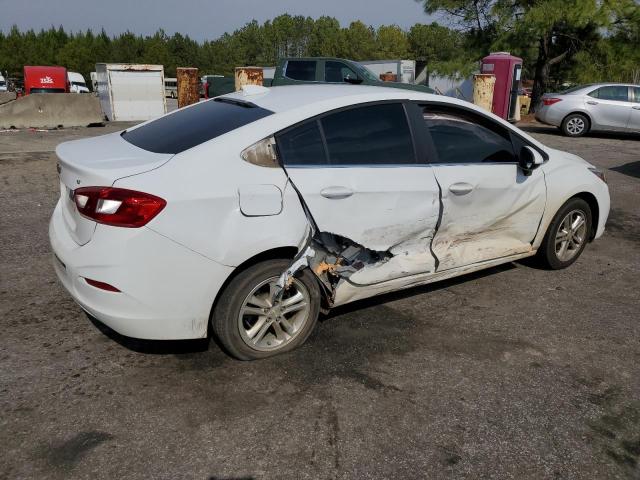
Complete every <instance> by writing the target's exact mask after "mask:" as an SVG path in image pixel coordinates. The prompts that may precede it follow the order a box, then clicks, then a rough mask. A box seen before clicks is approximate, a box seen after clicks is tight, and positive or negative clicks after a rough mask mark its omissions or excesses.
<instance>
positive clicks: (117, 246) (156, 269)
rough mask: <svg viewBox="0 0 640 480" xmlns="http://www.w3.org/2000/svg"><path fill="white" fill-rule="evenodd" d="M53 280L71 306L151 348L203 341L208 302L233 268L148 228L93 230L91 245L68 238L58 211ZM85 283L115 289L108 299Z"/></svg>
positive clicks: (52, 230) (54, 228)
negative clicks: (161, 342) (166, 343)
mask: <svg viewBox="0 0 640 480" xmlns="http://www.w3.org/2000/svg"><path fill="white" fill-rule="evenodd" d="M49 239H50V242H51V248H52V250H53V253H54V255H55V257H54V259H53V262H54V268H55V271H56V274H57V275H58V278H59V279H60V281H61V283H62V284H63V286H64V287H65V288H66V289H67V290H68V291H69V293H70V294H71V296H72V297H73V299H74V300H75V301H76V302H77V303H78V304H79V305H80V306H81V307H82V308H83V309H85V310H86V311H87V312H88V313H90V314H91V315H93V316H94V317H95V318H97V319H98V320H100V321H101V322H103V323H104V324H106V325H107V326H109V327H111V328H112V329H113V330H115V331H116V332H118V333H120V334H122V335H125V336H129V337H134V338H142V339H149V340H182V339H193V338H203V337H205V336H206V335H207V327H208V321H209V313H210V311H211V306H212V305H213V301H214V299H215V297H216V295H217V293H218V291H219V290H220V288H221V287H222V285H223V283H224V281H225V280H226V279H227V278H228V276H229V275H230V274H231V272H232V271H233V268H231V267H227V266H225V265H221V264H219V263H216V262H214V261H212V260H210V259H208V258H205V257H203V256H201V255H199V254H197V253H195V252H193V251H191V250H189V249H187V248H185V247H183V246H182V245H180V244H177V243H175V242H173V241H172V240H169V239H167V238H166V237H163V236H162V235H159V234H157V233H155V232H153V231H152V230H150V229H148V228H144V227H143V228H115V227H108V226H104V225H98V226H97V228H96V231H95V233H94V235H93V238H92V239H91V241H90V242H89V243H87V244H85V245H82V246H80V245H78V244H77V243H76V242H75V241H74V240H73V239H72V238H71V236H70V235H69V233H68V231H67V229H66V227H65V224H64V220H63V218H62V212H61V208H60V204H58V205H57V206H56V209H55V210H54V213H53V216H52V218H51V222H50V224H49ZM85 278H89V279H93V280H98V281H100V282H105V283H108V284H110V285H113V286H115V287H117V288H118V289H119V290H120V291H121V292H120V293H113V292H108V291H105V290H101V289H99V288H95V287H93V286H91V285H89V284H88V283H87V282H86V281H85V280H84V279H85Z"/></svg>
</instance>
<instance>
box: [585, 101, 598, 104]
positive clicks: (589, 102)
mask: <svg viewBox="0 0 640 480" xmlns="http://www.w3.org/2000/svg"><path fill="white" fill-rule="evenodd" d="M587 103H588V104H589V105H598V102H595V101H593V100H587Z"/></svg>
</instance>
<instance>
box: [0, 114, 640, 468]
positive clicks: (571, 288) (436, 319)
mask: <svg viewBox="0 0 640 480" xmlns="http://www.w3.org/2000/svg"><path fill="white" fill-rule="evenodd" d="M119 128H122V125H109V126H106V127H103V128H90V129H69V130H60V131H50V132H31V131H20V132H17V133H11V132H6V133H0V245H1V248H0V322H1V328H2V335H1V336H0V412H1V413H0V451H1V452H2V454H1V455H0V478H11V479H13V478H54V479H57V478H60V479H62V478H87V479H89V478H90V479H95V478H200V479H254V478H255V479H287V478H310V479H311V478H314V479H315V478H340V479H354V478H402V479H413V478H416V479H418V478H420V479H424V478H452V479H454V478H455V479H461V478H469V479H477V478H500V479H503V478H514V479H529V478H530V479H548V478H549V479H582V478H584V479H610V478H620V479H626V478H631V479H639V478H640V466H639V462H640V313H639V306H640V302H639V300H640V294H639V286H640V154H639V146H640V141H639V139H638V137H616V136H609V135H607V136H604V135H602V136H594V137H587V138H584V139H568V138H564V137H561V136H559V134H558V133H557V130H555V129H553V128H547V127H543V126H541V125H526V126H525V127H524V128H525V129H527V130H528V131H529V132H530V133H532V134H533V135H534V136H536V137H537V138H538V139H540V140H541V141H542V142H544V143H546V144H547V145H549V146H552V147H555V148H560V149H563V150H568V151H570V152H573V153H576V154H578V155H580V156H582V157H584V158H586V159H587V160H588V161H590V162H592V163H594V164H595V165H597V166H599V167H602V168H603V169H605V170H606V174H607V177H608V180H609V185H610V188H611V196H612V211H611V215H610V219H609V222H608V224H607V232H606V234H605V236H604V237H603V238H602V239H600V240H599V241H596V242H595V243H592V244H590V245H588V246H587V249H586V251H585V253H584V254H583V255H582V257H581V258H580V259H579V260H578V261H577V262H576V263H575V264H574V265H573V266H572V267H570V268H569V269H567V270H563V271H545V270H539V269H536V268H533V267H532V266H529V265H526V264H522V263H515V264H508V265H505V266H502V267H499V268H493V269H491V270H487V271H484V272H480V273H477V274H473V275H468V276H465V277H461V278H458V279H455V280H453V281H447V282H444V283H438V284H433V285H430V286H426V287H421V288H416V289H412V290H408V291H404V292H402V293H398V294H391V295H385V296H382V297H378V298H376V299H373V300H370V301H365V302H358V303H356V304H353V305H350V306H347V307H344V308H339V309H336V310H335V311H333V312H332V313H331V314H330V315H328V316H326V317H324V318H322V321H321V322H320V324H319V325H318V328H317V330H316V332H315V334H314V335H312V337H311V338H310V339H309V341H308V342H307V344H306V345H305V346H304V347H302V348H301V349H299V350H297V351H295V352H293V353H290V354H287V355H284V356H280V357H276V358H273V359H269V360H264V361H258V362H249V363H246V362H238V361H235V360H232V359H230V358H229V357H227V356H226V355H225V354H224V353H222V352H221V351H220V350H219V349H218V347H217V346H216V345H215V343H213V342H212V343H211V344H210V345H209V344H208V343H207V342H178V343H171V342H169V343H150V342H141V341H133V340H130V339H125V338H122V337H119V336H118V335H116V334H115V333H113V332H108V331H105V330H104V328H102V329H101V328H99V327H100V325H95V324H94V323H92V322H90V321H89V319H88V318H87V316H86V315H85V314H84V313H83V312H82V311H81V309H80V308H79V307H78V306H77V305H76V304H75V303H74V302H73V301H72V300H71V299H70V297H69V296H68V295H67V294H66V292H65V291H64V290H63V288H62V287H61V286H60V284H59V283H58V282H57V280H56V278H55V274H54V272H53V269H52V267H51V263H50V262H51V254H50V250H49V246H48V238H47V225H48V220H49V217H50V215H51V212H52V210H53V207H54V205H55V202H56V201H57V198H58V196H59V184H58V180H57V175H56V168H55V163H56V161H55V154H54V153H53V149H54V148H55V145H56V144H57V143H59V142H60V141H63V140H67V139H73V138H80V137H84V136H89V135H99V134H103V133H107V132H110V131H115V130H117V129H119ZM159 261H161V259H159Z"/></svg>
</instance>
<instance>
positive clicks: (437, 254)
mask: <svg viewBox="0 0 640 480" xmlns="http://www.w3.org/2000/svg"><path fill="white" fill-rule="evenodd" d="M528 180H529V185H530V186H529V187H528V188H526V189H525V190H524V192H523V193H524V194H521V195H516V196H514V198H513V203H512V204H511V205H510V207H513V205H515V206H516V208H510V209H505V213H504V214H503V215H502V216H500V217H498V218H497V219H495V218H489V217H488V216H487V218H486V219H485V217H484V216H483V217H476V218H475V219H474V222H476V223H478V224H480V226H479V228H477V232H465V233H466V235H461V234H460V232H459V230H460V228H463V226H462V225H460V226H459V225H458V223H457V222H456V221H455V220H454V219H452V218H451V216H443V210H444V209H445V205H451V202H454V203H455V202H456V201H457V200H458V198H457V197H456V196H455V195H454V196H453V198H452V195H450V193H449V192H444V193H443V192H442V187H441V186H440V184H439V183H437V185H438V188H439V189H440V192H439V195H438V197H437V201H438V206H439V209H438V215H437V219H436V218H425V219H423V220H418V221H416V222H414V223H413V224H412V225H409V226H407V225H398V226H395V225H392V226H389V227H385V228H372V229H369V230H365V231H364V232H363V234H362V235H361V238H362V239H364V241H366V242H367V243H368V242H371V244H375V245H376V246H381V245H382V246H383V247H384V248H386V249H385V250H379V249H372V248H370V247H369V246H367V245H362V244H360V243H358V242H356V241H354V240H352V239H350V238H348V237H346V236H344V235H341V234H340V233H331V232H326V231H320V229H319V228H318V225H317V223H316V221H315V219H314V218H313V216H312V214H311V212H310V210H309V207H308V205H307V204H306V202H305V200H304V198H303V197H302V195H301V194H300V193H298V198H299V199H300V202H301V204H302V208H303V210H304V212H305V214H306V216H307V220H308V222H309V225H308V228H307V231H306V234H305V235H306V237H305V238H304V239H303V241H302V242H301V244H300V247H299V250H298V254H297V255H296V257H295V258H294V260H293V262H292V263H291V265H290V266H289V268H287V270H286V271H284V272H283V273H282V275H281V276H280V279H279V281H278V290H277V293H276V297H279V296H281V295H282V292H283V291H284V290H285V289H286V288H287V287H288V286H289V285H290V284H291V281H292V279H293V277H294V276H295V275H296V274H297V273H298V272H300V271H301V270H303V269H305V268H309V269H310V270H311V271H312V272H313V273H314V275H315V276H316V277H317V278H318V280H319V281H320V283H321V285H322V286H323V288H324V291H325V293H326V303H327V305H328V306H329V307H332V306H334V304H343V303H346V302H348V301H351V300H352V299H353V298H355V297H360V296H361V294H360V293H359V292H358V293H355V292H357V290H358V289H359V288H358V287H364V289H371V290H379V289H380V286H381V285H382V284H385V283H388V282H392V281H394V280H401V279H403V278H405V279H407V281H409V280H408V279H409V278H413V279H414V280H413V281H411V282H409V283H407V285H410V284H420V283H427V282H428V280H425V278H426V277H434V278H437V277H438V276H439V275H440V274H441V273H442V272H446V271H447V270H451V269H455V268H461V267H465V268H466V267H468V266H469V265H473V264H478V263H482V262H484V261H486V260H490V259H492V258H496V257H509V256H515V255H520V254H529V253H530V252H532V243H531V242H532V241H533V238H534V236H535V233H536V231H537V227H538V226H539V225H537V224H536V219H535V218H534V216H535V214H533V215H526V216H525V217H524V219H525V220H526V221H524V222H523V219H522V218H521V216H519V215H521V214H522V212H523V211H525V212H526V211H527V210H528V209H529V208H530V207H531V206H532V205H533V204H535V203H538V206H537V207H536V208H537V209H540V208H544V207H543V205H544V203H545V196H544V194H540V193H539V191H538V190H539V189H540V188H541V187H543V186H544V178H543V177H541V178H539V179H537V180H536V181H535V182H534V181H533V179H528ZM292 185H293V183H292ZM294 188H295V186H294ZM540 203H541V204H542V207H541V206H540V205H539V204H540ZM453 208H456V209H458V210H460V212H457V213H458V216H460V215H463V214H464V209H465V205H464V203H463V204H460V205H457V206H453ZM509 213H511V214H509ZM467 223H469V222H467ZM472 223H473V222H472ZM532 225H533V230H532ZM463 229H464V228H463ZM391 241H393V242H395V243H394V244H391V245H389V242H391ZM472 269H473V268H472ZM277 299H278V298H274V300H277Z"/></svg>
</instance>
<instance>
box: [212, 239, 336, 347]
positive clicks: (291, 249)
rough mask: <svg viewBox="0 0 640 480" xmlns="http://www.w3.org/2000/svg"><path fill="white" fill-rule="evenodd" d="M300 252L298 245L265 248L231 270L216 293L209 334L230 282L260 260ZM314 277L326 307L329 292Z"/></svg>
mask: <svg viewBox="0 0 640 480" xmlns="http://www.w3.org/2000/svg"><path fill="white" fill-rule="evenodd" d="M297 253H298V247H297V246H283V247H277V248H271V249H269V250H265V251H263V252H260V253H258V254H256V255H254V256H252V257H250V258H248V259H247V260H245V261H244V262H242V263H241V264H240V265H238V266H237V267H235V268H234V270H233V272H231V275H229V276H228V277H227V279H226V280H225V281H224V283H223V284H222V286H221V287H220V289H219V290H218V292H217V293H216V297H215V299H214V300H213V304H212V305H211V310H210V312H209V322H208V326H207V336H208V337H210V336H211V333H212V332H211V318H212V315H213V311H214V310H215V308H216V305H217V304H218V300H219V299H220V296H221V295H222V292H224V291H225V289H226V288H227V286H228V285H229V283H231V281H232V280H233V279H234V278H235V277H236V276H238V275H239V274H240V273H242V272H244V271H245V270H246V269H248V268H250V267H252V266H254V265H257V264H258V263H260V262H264V261H266V260H281V259H284V260H293V258H294V257H295V256H296V254H297ZM314 278H316V281H317V282H318V285H319V286H320V294H321V296H322V304H321V307H325V306H326V305H327V292H326V290H325V288H323V285H322V283H321V282H320V281H319V280H318V279H317V277H316V276H315V275H314Z"/></svg>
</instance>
